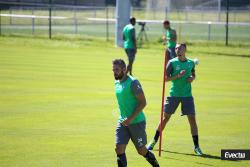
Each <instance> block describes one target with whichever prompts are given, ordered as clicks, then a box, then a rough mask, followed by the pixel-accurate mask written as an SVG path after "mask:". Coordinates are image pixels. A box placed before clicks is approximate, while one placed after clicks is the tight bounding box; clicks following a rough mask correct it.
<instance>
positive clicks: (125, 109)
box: [115, 76, 145, 124]
mask: <svg viewBox="0 0 250 167" xmlns="http://www.w3.org/2000/svg"><path fill="white" fill-rule="evenodd" d="M141 91H142V88H141V85H140V83H139V81H138V80H136V79H135V78H133V77H132V76H128V78H127V79H126V80H125V81H123V82H120V81H119V80H117V81H116V82H115V93H116V98H117V101H118V106H119V112H120V116H119V118H118V122H123V121H124V120H125V119H126V118H128V117H129V116H130V115H131V114H132V113H133V112H134V111H135V108H136V106H137V104H138V101H137V99H136V97H135V94H136V93H137V92H141ZM142 121H145V115H144V113H143V111H141V112H140V113H139V114H138V115H137V116H136V117H135V119H134V120H132V122H131V124H135V123H138V122H142Z"/></svg>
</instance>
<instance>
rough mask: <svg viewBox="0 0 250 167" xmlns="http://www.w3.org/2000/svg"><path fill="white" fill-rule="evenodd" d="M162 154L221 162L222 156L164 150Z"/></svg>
mask: <svg viewBox="0 0 250 167" xmlns="http://www.w3.org/2000/svg"><path fill="white" fill-rule="evenodd" d="M156 151H158V150H156ZM162 152H166V153H171V154H179V155H187V156H193V157H201V158H207V159H215V160H221V157H220V156H215V155H210V154H203V155H195V154H190V153H182V152H176V151H168V150H162ZM226 161H234V162H239V161H240V160H226Z"/></svg>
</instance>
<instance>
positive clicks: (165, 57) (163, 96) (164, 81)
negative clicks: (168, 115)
mask: <svg viewBox="0 0 250 167" xmlns="http://www.w3.org/2000/svg"><path fill="white" fill-rule="evenodd" d="M167 57H168V52H167V51H165V56H164V66H163V83H162V97H161V121H160V142H159V156H161V147H162V120H163V112H164V111H163V110H164V98H165V84H166V65H167V62H168V59H167Z"/></svg>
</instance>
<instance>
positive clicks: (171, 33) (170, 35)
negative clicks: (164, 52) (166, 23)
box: [166, 28, 176, 48]
mask: <svg viewBox="0 0 250 167" xmlns="http://www.w3.org/2000/svg"><path fill="white" fill-rule="evenodd" d="M174 32H175V30H174V29H171V28H170V29H169V30H167V31H166V38H167V43H166V47H167V48H175V46H176V42H175V41H170V39H173V37H174V35H175V34H174Z"/></svg>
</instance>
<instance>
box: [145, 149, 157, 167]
mask: <svg viewBox="0 0 250 167" xmlns="http://www.w3.org/2000/svg"><path fill="white" fill-rule="evenodd" d="M144 158H146V160H147V161H148V162H149V163H150V164H151V165H152V166H153V167H160V165H159V163H158V162H157V160H156V158H155V156H154V154H153V153H151V152H150V151H148V152H147V154H146V155H145V156H144Z"/></svg>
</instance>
